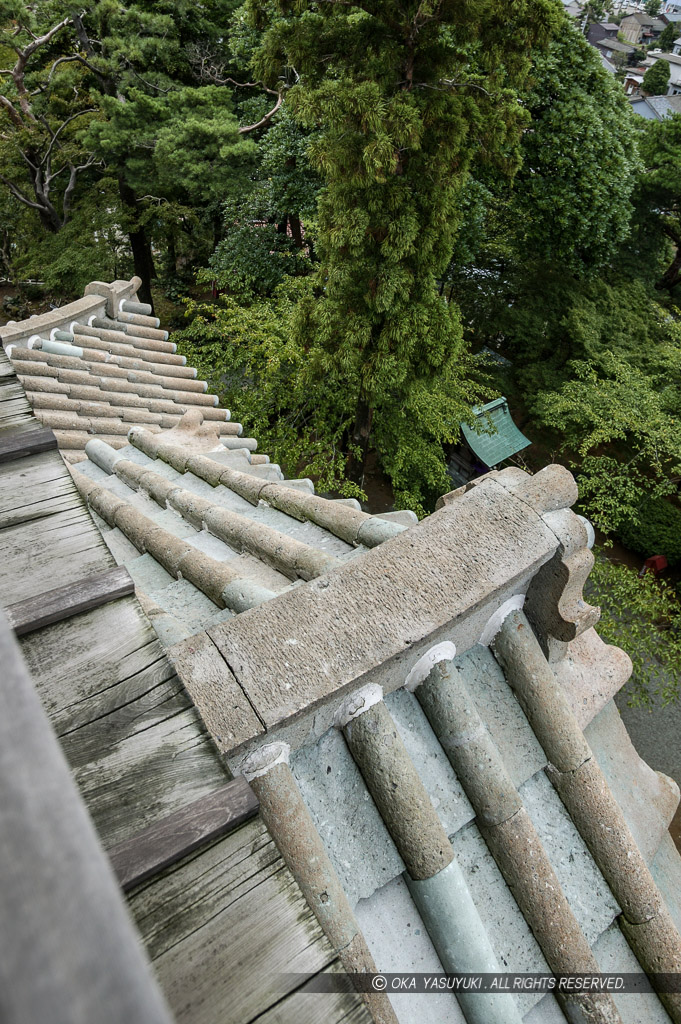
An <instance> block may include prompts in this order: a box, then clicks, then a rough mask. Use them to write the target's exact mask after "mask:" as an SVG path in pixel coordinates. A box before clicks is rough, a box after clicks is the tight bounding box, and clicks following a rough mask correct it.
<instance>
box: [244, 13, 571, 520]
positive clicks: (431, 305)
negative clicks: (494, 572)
mask: <svg viewBox="0 0 681 1024" xmlns="http://www.w3.org/2000/svg"><path fill="white" fill-rule="evenodd" d="M250 8H251V11H252V13H253V15H254V17H256V18H257V19H258V22H259V24H261V25H263V27H264V28H265V33H264V37H263V44H262V47H261V50H260V52H259V54H258V56H257V60H256V63H255V68H256V73H257V74H258V75H259V76H261V77H262V78H263V79H264V80H265V81H266V82H268V83H269V84H270V85H272V84H273V83H274V82H275V81H277V80H278V78H279V76H280V75H281V73H282V68H283V67H285V66H288V67H289V68H293V69H294V70H295V74H296V75H297V76H298V81H297V84H296V85H295V86H293V88H291V90H290V92H289V95H288V98H287V103H290V104H291V107H292V109H293V111H294V113H295V114H296V117H297V118H298V119H299V121H300V122H301V123H302V124H303V125H305V126H308V127H319V128H320V131H319V136H318V138H317V139H316V140H315V142H314V144H313V146H312V148H311V154H310V157H311V160H312V163H313V165H314V166H315V167H316V168H317V170H318V171H319V173H320V174H321V176H322V178H323V180H324V189H323V190H322V193H321V195H320V201H319V213H318V231H317V250H318V253H319V257H320V271H319V275H318V278H317V287H318V293H317V295H316V298H315V301H308V302H301V303H299V304H298V307H297V330H298V331H299V332H300V337H301V338H308V339H314V342H313V343H311V348H310V353H309V358H310V359H311V360H313V361H314V366H315V368H316V372H317V374H318V379H319V382H320V386H322V385H323V386H325V387H330V388H332V389H333V390H335V391H337V393H338V394H339V395H342V396H343V401H342V412H341V415H342V417H343V419H344V420H345V423H346V426H347V432H348V438H347V449H348V450H349V451H350V452H351V453H352V456H353V463H352V465H351V467H350V470H351V472H352V474H353V476H354V478H355V479H357V480H361V478H362V471H363V466H364V462H365V458H366V455H367V451H368V448H369V443H370V441H371V443H372V444H373V445H374V446H375V447H376V449H377V450H378V452H379V454H380V457H381V460H382V463H383V465H384V467H385V468H386V470H387V471H388V473H389V474H390V476H391V478H392V479H393V482H394V484H395V486H396V488H397V490H398V491H400V492H401V499H402V500H403V501H409V502H411V503H412V504H415V503H416V504H417V503H418V502H419V501H420V500H422V498H423V496H424V493H425V489H426V488H425V487H424V481H425V480H427V481H428V482H429V484H430V485H431V486H432V485H433V484H434V485H435V486H440V487H441V486H442V485H443V484H444V481H445V477H444V463H443V460H442V458H441V456H437V455H436V454H435V453H436V450H437V447H438V445H439V443H440V442H441V441H443V440H446V439H451V438H452V437H453V436H454V434H455V433H456V430H457V424H458V422H459V421H460V420H461V419H462V418H464V417H465V416H467V415H469V408H470V401H471V398H475V397H476V396H475V395H473V393H472V390H471V389H470V388H468V387H467V386H466V383H465V376H464V375H463V374H462V367H463V366H464V365H465V362H466V359H465V355H464V350H465V346H464V345H463V340H462V331H461V326H460V322H459V317H458V312H457V309H456V307H455V306H454V305H447V304H446V303H445V302H444V301H443V300H442V298H441V297H440V296H439V295H438V289H437V287H436V280H437V278H438V277H439V276H440V275H441V274H442V272H443V271H444V269H445V267H446V265H447V262H448V260H449V257H450V254H451V249H452V246H453V244H454V240H455V237H456V233H457V230H458V227H459V225H460V220H461V218H460V210H459V204H460V198H461V194H462V189H463V187H464V185H465V183H466V180H467V175H468V172H469V169H470V167H471V165H472V163H473V161H474V160H475V159H479V160H481V161H485V162H487V163H489V164H496V165H497V166H499V167H501V168H503V169H504V170H505V171H507V172H509V173H510V172H512V171H513V170H515V169H517V166H518V164H519V142H520V138H521V133H522V129H523V127H524V126H525V124H526V123H527V118H526V116H525V114H524V112H523V109H522V107H521V106H520V105H519V104H518V102H517V92H516V90H517V88H518V87H519V86H521V85H522V84H523V82H524V81H525V79H526V76H527V74H528V72H529V70H530V62H529V59H528V54H530V53H531V52H532V47H533V46H535V45H537V44H538V43H540V42H542V41H544V40H546V39H547V38H548V36H549V34H550V32H551V31H552V30H553V29H554V28H555V27H556V26H557V24H558V19H559V15H558V12H557V8H556V7H555V6H554V5H553V4H551V3H548V2H544V0H527V2H524V0H515V2H512V3H510V4H500V3H491V4H489V3H487V4H482V3H480V4H474V5H468V6H467V7H466V9H465V10H464V9H463V8H461V6H460V5H459V4H457V3H455V2H446V3H442V2H440V3H432V2H428V0H422V2H420V3H408V4H406V5H405V4H402V3H397V2H392V0H387V2H386V0H383V2H380V3H379V2H378V0H375V2H373V0H366V2H363V3H357V4H355V3H349V4H340V3H329V4H323V5H319V4H316V3H298V4H295V5H293V4H288V3H278V4H276V5H272V6H271V7H268V8H265V9H263V8H262V6H261V5H259V4H258V5H256V4H255V3H252V4H251V5H250ZM339 411H340V410H339Z"/></svg>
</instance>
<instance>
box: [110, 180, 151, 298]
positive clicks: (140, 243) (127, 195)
mask: <svg viewBox="0 0 681 1024" xmlns="http://www.w3.org/2000/svg"><path fill="white" fill-rule="evenodd" d="M118 192H119V195H120V197H121V202H122V203H123V206H124V208H125V211H126V213H127V216H128V218H129V227H128V231H127V234H128V238H129V239H130V248H131V249H132V259H133V264H134V267H135V273H136V274H137V276H138V277H140V278H141V279H142V284H141V286H140V288H139V291H138V295H139V299H140V302H148V303H149V305H150V306H151V307H152V309H153V306H154V303H153V299H152V297H151V281H152V278H154V277H155V276H156V271H155V269H154V259H153V256H152V254H151V245H150V243H149V238H148V237H147V233H146V231H145V229H144V225H143V224H140V223H139V219H138V208H137V196H136V195H135V193H134V191H133V190H132V189H131V188H130V186H129V185H128V184H127V182H125V181H124V180H123V179H122V178H119V179H118Z"/></svg>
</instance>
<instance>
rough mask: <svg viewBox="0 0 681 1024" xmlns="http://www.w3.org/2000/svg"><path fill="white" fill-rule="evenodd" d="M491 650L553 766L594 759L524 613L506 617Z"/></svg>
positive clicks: (573, 765)
mask: <svg viewBox="0 0 681 1024" xmlns="http://www.w3.org/2000/svg"><path fill="white" fill-rule="evenodd" d="M492 650H493V652H494V655H495V657H496V659H497V661H499V663H500V664H501V666H502V668H503V670H504V674H505V676H506V680H507V682H508V684H509V686H510V687H511V689H512V690H513V692H514V693H515V695H516V697H517V699H518V702H519V704H520V706H521V707H522V709H523V711H524V712H525V715H526V716H527V718H528V719H529V722H530V725H531V726H532V729H533V731H534V734H535V736H536V737H537V739H538V740H539V742H540V743H541V745H542V747H543V748H544V752H545V754H546V756H547V758H548V759H549V761H550V762H551V764H553V765H555V766H556V768H558V769H559V771H561V772H567V771H572V770H574V769H575V768H578V767H579V766H580V764H583V763H584V761H586V760H587V758H589V757H591V751H590V749H589V744H588V743H587V742H586V740H585V739H584V735H583V733H582V730H581V729H580V728H579V725H578V724H577V721H576V719H575V716H574V715H573V713H572V710H571V708H570V705H569V704H568V702H567V698H566V696H565V693H564V691H563V688H562V687H561V685H560V683H559V682H558V680H557V679H556V677H555V675H554V674H553V671H552V669H551V666H550V665H549V663H548V662H547V660H546V658H545V657H544V653H543V651H542V649H541V647H540V646H539V641H538V640H537V638H536V637H535V635H534V633H533V631H532V627H531V626H530V624H529V622H528V621H527V619H526V618H525V615H524V614H523V612H521V611H513V612H511V613H510V614H509V615H508V616H507V617H506V619H505V620H504V623H503V625H502V627H501V629H500V630H499V632H498V633H497V635H496V636H495V638H494V640H493V641H492Z"/></svg>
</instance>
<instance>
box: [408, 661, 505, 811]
mask: <svg viewBox="0 0 681 1024" xmlns="http://www.w3.org/2000/svg"><path fill="white" fill-rule="evenodd" d="M414 695H415V696H416V698H417V700H418V702H419V704H420V705H421V707H422V708H423V710H424V711H425V713H426V716H427V718H428V721H429V722H430V724H431V726H432V728H433V731H434V733H435V735H436V736H437V738H438V740H439V741H440V744H441V746H442V748H443V749H444V751H445V753H446V754H447V757H448V758H449V760H450V761H451V764H452V767H453V768H454V771H455V772H456V774H457V776H458V778H459V781H460V782H461V785H462V786H463V788H464V789H465V790H466V794H467V796H468V799H469V800H470V801H471V803H472V805H473V807H474V808H475V813H476V815H477V818H478V822H479V823H483V824H486V825H496V824H497V823H498V822H500V821H505V820H506V818H510V817H511V816H512V815H513V814H515V813H516V811H518V810H519V809H520V808H521V807H522V800H521V799H520V796H519V794H518V791H517V790H516V788H515V786H514V785H513V782H512V781H511V779H510V778H509V776H508V772H507V771H506V768H505V766H504V763H503V761H502V759H501V756H500V754H499V751H498V750H497V748H496V746H495V744H494V742H493V741H492V738H491V736H490V735H489V733H488V732H487V729H486V728H485V725H484V723H483V722H482V720H481V718H480V716H479V714H478V712H477V709H476V707H475V704H474V703H473V701H472V700H471V698H470V695H469V693H468V691H467V689H466V687H465V686H464V684H463V682H462V680H461V677H460V676H459V673H458V672H457V670H456V668H455V667H454V665H453V664H452V662H451V661H441V662H439V663H438V664H437V665H435V667H434V668H433V669H432V670H431V672H430V674H429V676H428V677H427V679H426V680H425V681H424V682H423V683H422V684H421V685H420V686H418V687H417V688H416V690H415V691H414Z"/></svg>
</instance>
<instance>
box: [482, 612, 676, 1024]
mask: <svg viewBox="0 0 681 1024" xmlns="http://www.w3.org/2000/svg"><path fill="white" fill-rule="evenodd" d="M493 649H494V653H495V655H496V656H497V657H498V659H499V661H500V662H501V664H502V666H503V668H504V671H505V674H506V678H507V680H508V682H509V684H510V685H511V686H512V688H513V690H514V692H515V694H516V696H517V698H518V701H519V702H520V704H521V706H522V708H523V710H524V711H525V714H526V715H527V717H528V719H529V721H530V724H531V725H532V728H533V730H534V732H535V734H536V736H537V738H538V739H539V741H540V743H541V744H542V747H543V748H544V752H545V753H546V756H547V758H548V759H549V762H550V764H549V766H548V767H547V769H546V772H547V775H548V777H549V779H550V780H551V782H552V783H553V785H554V786H555V788H556V790H557V791H558V794H559V796H560V798H561V800H562V801H563V803H564V804H565V807H566V808H567V810H568V812H569V814H570V817H571V818H572V820H573V822H574V824H575V826H576V828H577V830H578V831H579V833H580V835H581V836H582V839H583V840H584V842H585V843H586V845H587V847H588V849H589V852H590V853H591V856H592V857H593V859H594V860H595V862H596V864H597V865H598V867H599V869H600V871H601V873H602V874H603V877H604V878H605V880H606V882H607V883H608V885H609V886H610V889H611V890H612V893H613V896H614V897H615V899H616V900H617V902H618V903H619V905H620V907H621V908H622V911H623V916H622V917H621V918H620V924H621V927H622V929H623V930H624V931H625V934H626V937H627V939H628V941H629V944H630V945H631V948H632V949H633V951H634V953H635V954H636V957H637V958H638V960H639V962H640V964H641V966H642V967H643V969H644V970H645V971H646V972H647V973H650V974H654V973H655V972H657V971H658V970H659V968H657V967H656V966H655V965H656V964H659V963H667V964H669V965H670V967H669V970H670V971H671V972H673V971H675V970H676V968H675V967H674V966H671V965H674V964H679V963H681V935H679V932H678V931H677V929H676V928H675V926H674V923H673V921H672V919H671V918H670V916H669V914H668V912H667V910H666V908H665V906H664V901H663V899H662V896H661V894H660V892H659V890H658V888H657V885H656V884H655V880H654V879H653V877H652V875H651V873H650V871H649V870H648V866H647V864H646V862H645V860H644V858H643V856H642V854H641V852H640V850H639V849H638V846H637V845H636V842H635V841H634V838H633V836H632V835H631V832H630V831H629V826H628V825H627V823H626V820H625V817H624V815H623V813H622V810H621V808H620V806H619V804H618V803H617V801H616V800H615V798H614V796H613V795H612V792H611V790H610V787H609V786H608V783H607V781H606V779H605V777H604V776H603V773H602V771H601V769H600V766H599V765H598V763H597V761H596V760H595V758H594V757H593V755H592V754H591V751H590V750H589V747H588V745H587V743H586V740H584V737H583V736H582V734H581V730H580V728H579V725H578V723H577V720H576V719H575V717H574V715H573V714H572V712H571V711H570V709H569V707H568V706H567V701H566V699H565V696H564V694H563V692H562V689H561V687H560V684H559V683H558V682H557V680H556V679H555V676H554V675H553V672H552V671H551V668H550V666H549V664H548V662H547V661H546V659H545V658H544V656H543V654H542V652H541V648H540V647H539V644H538V641H537V639H536V637H535V636H534V633H533V632H532V629H531V627H530V625H529V623H528V622H527V619H526V618H525V616H524V615H523V614H522V612H512V613H511V614H510V615H509V616H508V618H507V619H506V620H505V622H504V624H503V626H502V627H501V629H500V631H499V633H498V634H497V636H496V637H495V639H494V641H493ZM542 661H543V665H542ZM542 693H543V695H544V699H545V700H546V707H545V708H544V710H543V711H542V709H541V695H542ZM580 736H581V740H582V743H583V744H584V748H585V749H586V750H587V751H588V756H587V757H585V758H584V757H583V758H582V759H581V761H580V754H579V738H580ZM571 761H573V762H578V763H573V764H572V765H570V762H571ZM561 765H562V766H563V767H561ZM652 980H653V983H654V982H655V979H654V977H653V979H652ZM659 995H660V999H661V1000H662V1002H663V1003H664V1005H665V1007H666V1008H667V1011H668V1012H669V1014H670V1016H671V1018H672V1020H673V1021H674V1024H681V1000H678V997H670V996H669V994H668V993H665V992H662V991H661V992H660V993H659Z"/></svg>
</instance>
